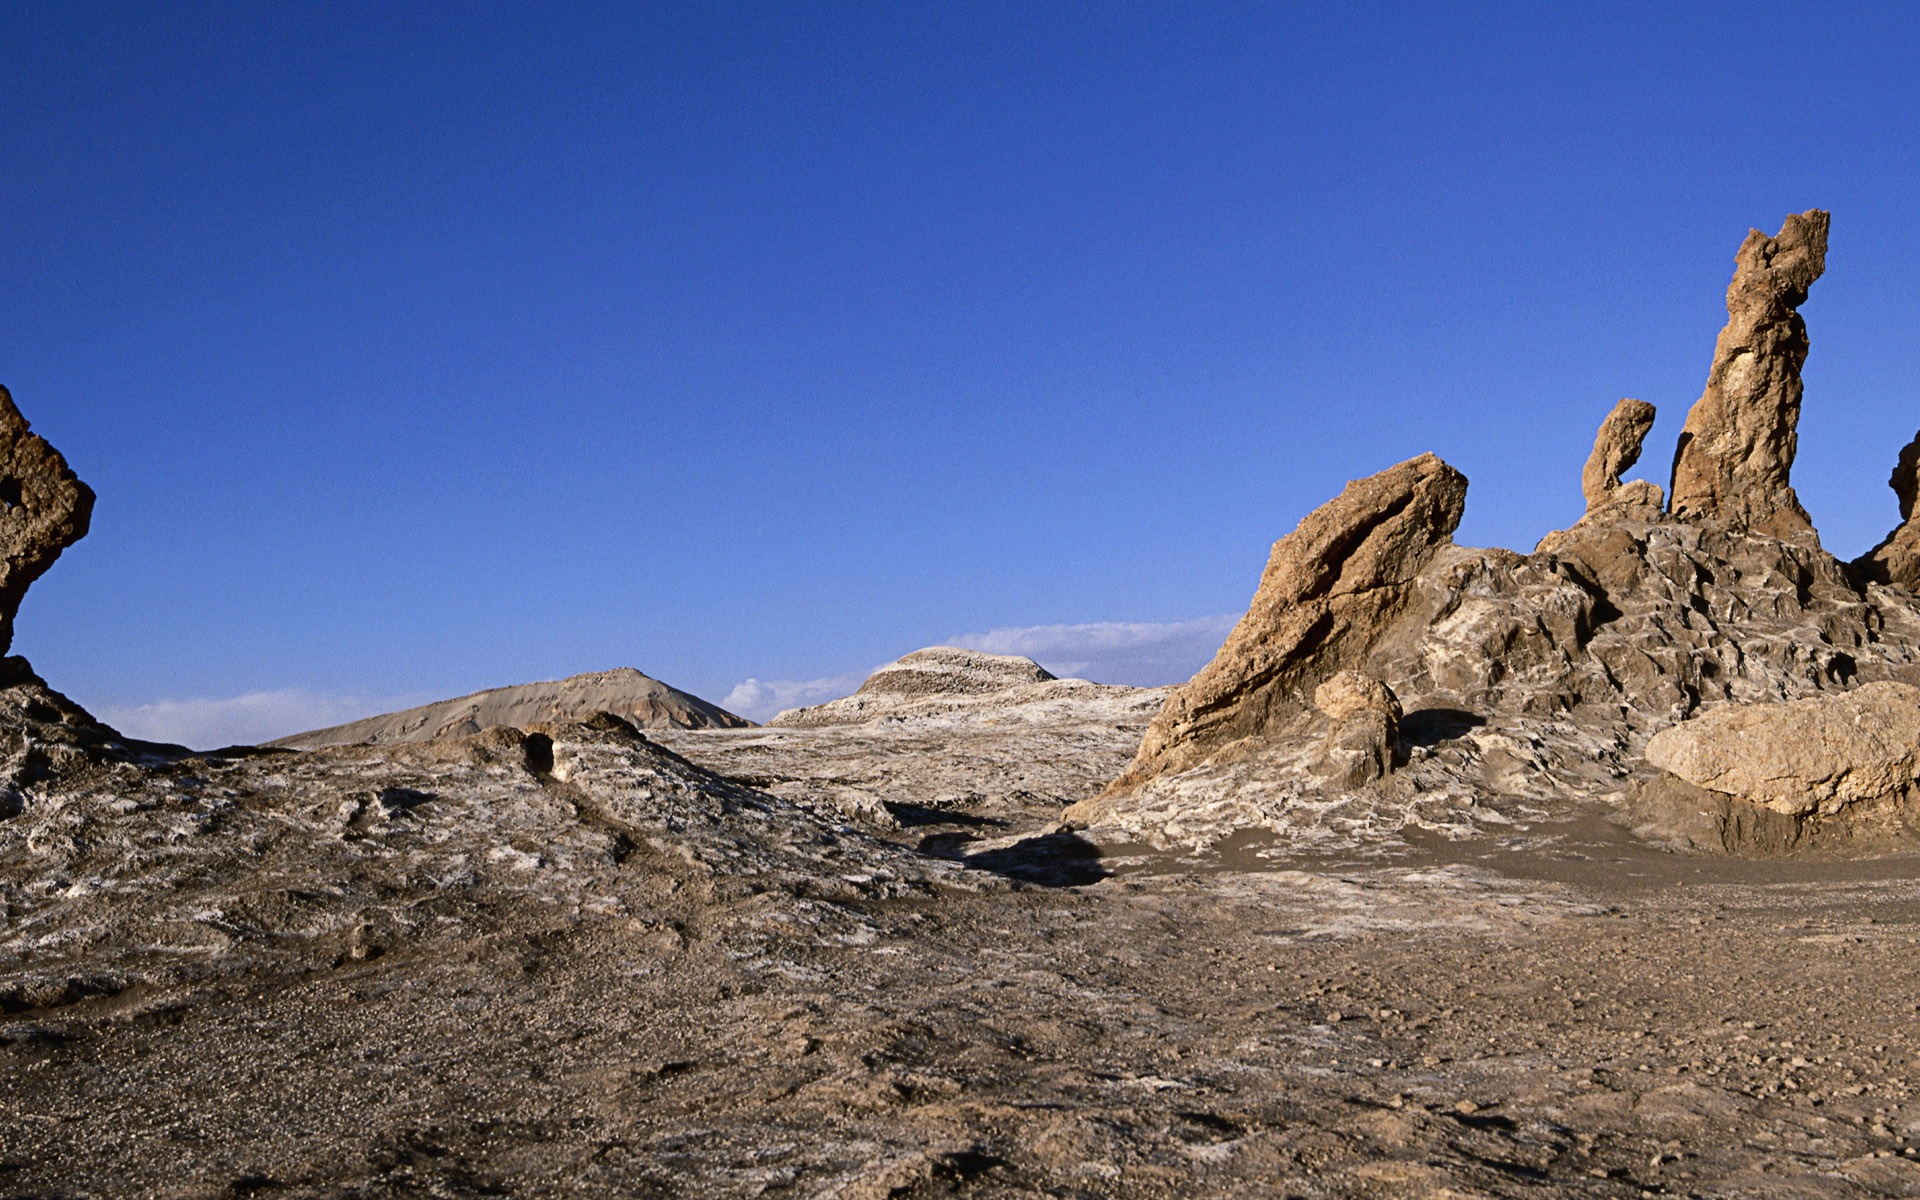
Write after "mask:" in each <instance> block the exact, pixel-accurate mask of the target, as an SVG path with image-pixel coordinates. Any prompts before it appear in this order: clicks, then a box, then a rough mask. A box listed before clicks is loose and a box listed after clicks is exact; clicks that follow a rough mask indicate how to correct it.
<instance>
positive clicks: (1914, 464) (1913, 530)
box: [1853, 433, 1920, 593]
mask: <svg viewBox="0 0 1920 1200" xmlns="http://www.w3.org/2000/svg"><path fill="white" fill-rule="evenodd" d="M1887 486H1888V487H1890V488H1892V489H1893V494H1894V495H1896V496H1898V497H1899V498H1900V524H1898V525H1896V526H1894V529H1893V532H1892V533H1889V534H1888V535H1887V537H1886V540H1885V541H1883V542H1881V543H1880V544H1879V545H1878V546H1875V547H1874V548H1873V549H1871V550H1869V551H1867V552H1866V553H1865V554H1863V555H1861V556H1860V557H1859V558H1857V559H1855V560H1854V562H1853V566H1854V569H1855V570H1856V571H1858V572H1859V573H1860V574H1861V576H1863V577H1864V578H1867V579H1871V580H1873V581H1874V582H1876V583H1894V584H1899V585H1900V586H1901V587H1903V588H1906V589H1907V590H1908V591H1910V592H1915V593H1920V521H1916V520H1914V516H1913V508H1914V501H1915V499H1916V498H1920V433H1916V434H1914V435H1913V440H1912V441H1911V442H1908V443H1907V447H1906V449H1904V450H1902V451H1900V459H1899V461H1898V462H1896V463H1895V464H1894V467H1893V477H1892V478H1891V479H1889V480H1887Z"/></svg>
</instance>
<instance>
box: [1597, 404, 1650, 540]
mask: <svg viewBox="0 0 1920 1200" xmlns="http://www.w3.org/2000/svg"><path fill="white" fill-rule="evenodd" d="M1653 416H1654V409H1653V405H1651V404H1648V403H1647V402H1646V401H1645V400H1622V401H1621V402H1620V403H1618V404H1616V405H1614V406H1613V411H1612V412H1610V413H1608V414H1607V419H1606V420H1604V421H1602V422H1600V432H1599V433H1598V434H1596V435H1595V436H1594V439H1593V453H1592V454H1591V455H1589V456H1588V457H1587V465H1586V469H1585V470H1583V471H1581V472H1580V490H1581V491H1582V492H1583V493H1585V495H1586V498H1587V515H1588V516H1592V515H1593V514H1595V513H1596V512H1598V511H1600V510H1601V509H1604V508H1608V507H1611V506H1613V505H1615V504H1619V503H1621V502H1629V503H1632V504H1634V505H1635V506H1640V507H1644V506H1645V505H1646V503H1647V502H1648V501H1649V500H1651V503H1652V506H1653V507H1654V508H1656V509H1657V508H1658V507H1659V505H1660V500H1661V496H1660V489H1659V487H1658V486H1656V485H1654V484H1650V483H1634V484H1629V485H1627V486H1626V487H1625V488H1623V487H1621V484H1620V475H1621V473H1622V472H1624V471H1626V470H1627V469H1628V468H1629V467H1631V466H1633V464H1634V463H1637V462H1639V461H1640V443H1641V442H1643V441H1645V440H1646V437H1647V431H1648V430H1650V429H1652V428H1653ZM1649 489H1651V496H1648V495H1647V492H1648V490H1649Z"/></svg>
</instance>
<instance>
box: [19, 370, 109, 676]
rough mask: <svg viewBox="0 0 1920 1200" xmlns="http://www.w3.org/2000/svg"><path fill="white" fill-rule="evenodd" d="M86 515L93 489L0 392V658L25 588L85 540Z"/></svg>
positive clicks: (88, 515) (88, 514) (91, 503)
mask: <svg viewBox="0 0 1920 1200" xmlns="http://www.w3.org/2000/svg"><path fill="white" fill-rule="evenodd" d="M92 516H93V489H91V488H89V487H88V486H87V485H86V484H84V483H82V482H80V480H79V477H77V476H76V475H74V473H73V469H72V468H71V467H69V466H67V460H66V459H64V458H62V457H61V456H60V452H59V451H58V450H55V449H54V448H53V447H52V446H51V445H49V444H48V442H47V440H46V439H45V438H43V437H41V436H40V435H39V434H37V433H34V432H33V431H32V429H31V428H29V427H28V425H27V419H26V418H25V417H23V416H21V415H20V410H19V409H18V408H17V407H15V406H14V403H13V395H12V394H11V393H10V392H8V391H7V389H6V388H4V387H0V654H4V653H5V652H6V651H7V650H8V649H10V648H11V647H12V646H13V618H14V616H15V614H17V613H18V612H19V611H20V601H21V600H23V599H25V598H26V595H27V589H28V588H29V587H32V586H33V581H34V580H36V579H38V578H40V576H42V575H44V574H46V571H47V568H48V567H51V566H52V565H53V564H54V560H56V559H58V558H59V557H60V552H61V551H63V550H65V549H66V548H67V547H68V546H71V545H73V544H74V543H75V542H77V541H79V540H80V539H81V538H83V537H85V536H87V524H88V522H89V520H90V519H91V518H92Z"/></svg>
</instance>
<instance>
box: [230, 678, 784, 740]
mask: <svg viewBox="0 0 1920 1200" xmlns="http://www.w3.org/2000/svg"><path fill="white" fill-rule="evenodd" d="M602 712H608V713H612V714H614V715H615V716H617V717H621V718H623V719H625V720H626V721H627V722H628V723H629V724H631V725H634V726H636V727H638V728H640V729H707V728H719V729H734V728H740V727H743V726H746V725H750V724H752V722H751V721H748V720H747V719H746V718H744V717H738V716H735V715H734V714H732V713H730V712H728V711H727V710H726V709H724V708H721V707H719V706H718V705H713V704H709V703H707V702H706V701H705V700H702V699H700V698H699V697H698V696H690V695H688V694H687V693H685V692H683V691H681V690H679V689H678V688H673V687H669V686H667V685H666V684H664V683H661V682H660V681H659V680H658V679H654V678H651V677H650V676H646V675H642V674H641V673H640V672H639V671H636V670H634V669H633V668H632V667H617V668H615V669H614V670H611V671H593V672H589V673H588V674H585V675H569V676H568V677H567V678H565V679H557V680H550V681H546V682H542V683H522V684H516V685H514V686H512V687H500V688H489V689H487V690H486V691H484V692H475V693H473V694H472V695H471V696H461V697H459V698H458V699H454V700H437V701H435V702H434V703H432V704H422V705H420V706H419V707H417V708H409V709H404V710H402V711H400V712H396V713H386V714H383V715H381V716H377V717H365V718H362V719H361V720H358V721H349V722H347V723H346V724H344V725H332V726H329V727H327V728H325V729H315V730H311V731H309V732H307V733H296V734H293V735H291V736H288V737H283V738H275V739H274V740H273V741H271V742H268V743H267V745H269V746H275V747H284V748H286V749H289V750H316V749H318V748H320V747H321V746H351V745H356V744H366V745H373V746H391V745H396V744H399V743H403V742H430V741H433V740H435V739H437V738H446V737H459V736H461V735H463V734H469V733H481V732H483V731H485V730H488V729H496V728H499V727H502V726H507V727H511V728H524V727H526V726H528V725H537V724H540V723H542V722H548V721H577V720H580V719H581V718H583V717H590V716H592V715H593V714H595V713H602Z"/></svg>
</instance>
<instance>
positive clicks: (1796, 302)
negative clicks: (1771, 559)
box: [1670, 209, 1828, 544]
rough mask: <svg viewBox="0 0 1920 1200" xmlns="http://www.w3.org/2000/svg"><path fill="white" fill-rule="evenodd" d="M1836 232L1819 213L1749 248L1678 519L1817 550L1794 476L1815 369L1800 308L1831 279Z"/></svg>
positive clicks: (1677, 498)
mask: <svg viewBox="0 0 1920 1200" xmlns="http://www.w3.org/2000/svg"><path fill="white" fill-rule="evenodd" d="M1827 224H1828V217H1827V214H1826V213H1825V212H1822V211H1821V210H1819V209H1811V210H1809V211H1807V212H1804V213H1800V214H1797V215H1794V216H1789V217H1788V218H1787V220H1786V224H1784V225H1783V226H1781V229H1780V232H1779V233H1777V234H1775V235H1774V236H1773V237H1768V236H1766V235H1765V234H1763V233H1761V232H1760V231H1759V230H1757V229H1755V230H1753V231H1751V232H1750V233H1748V235H1747V240H1746V241H1745V242H1743V243H1741V246H1740V251H1739V253H1738V255H1736V256H1735V263H1736V264H1737V265H1736V268H1735V271H1734V276H1733V282H1732V284H1730V285H1729V286H1728V288H1727V324H1726V327H1725V328H1724V329H1722V330H1721V331H1720V337H1719V340H1718V341H1717V342H1716V343H1715V344H1714V348H1713V366H1712V368H1711V369H1710V370H1709V371H1708V373H1707V387H1706V390H1705V391H1704V392H1702V393H1701V396H1700V399H1699V400H1698V401H1696V402H1695V403H1694V406H1693V409H1692V411H1691V412H1689V413H1688V414H1687V422H1686V425H1685V426H1684V427H1683V428H1682V429H1681V431H1680V442H1679V446H1678V448H1677V449H1676V451H1675V454H1674V459H1673V487H1672V488H1671V490H1670V495H1671V510H1672V512H1673V514H1674V515H1675V516H1677V517H1682V518H1686V519H1689V520H1699V521H1712V522H1718V523H1721V524H1724V525H1726V526H1727V527H1728V528H1731V529H1737V530H1751V531H1754V532H1758V533H1766V534H1771V535H1773V536H1774V537H1779V538H1784V539H1788V540H1792V541H1803V542H1813V543H1816V544H1817V538H1816V536H1815V534H1814V530H1813V521H1812V519H1811V518H1809V517H1808V516H1807V512H1806V510H1805V509H1803V508H1801V507H1800V500H1799V498H1798V497H1797V496H1795V495H1794V492H1793V486H1792V484H1791V483H1790V482H1789V481H1788V475H1789V473H1790V472H1791V471H1792V468H1793V456H1794V452H1795V450H1796V447H1797V442H1796V437H1795V426H1796V425H1797V423H1798V422H1799V419H1800V396H1801V383H1800V367H1801V365H1802V364H1803V363H1805V362H1806V359H1807V326H1806V322H1805V321H1803V320H1801V318H1800V313H1799V311H1798V308H1799V306H1800V304H1801V303H1803V302H1804V301H1805V300H1806V298H1807V289H1808V288H1810V287H1811V286H1812V285H1813V281H1814V280H1816V279H1818V278H1820V273H1821V272H1822V271H1824V270H1825V269H1826V260H1827Z"/></svg>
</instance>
